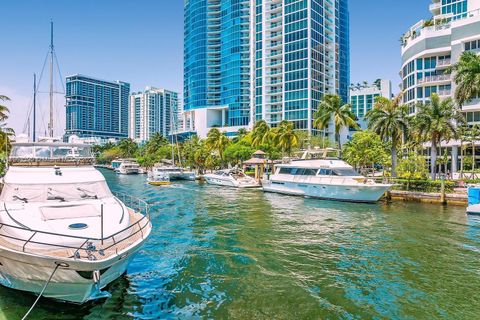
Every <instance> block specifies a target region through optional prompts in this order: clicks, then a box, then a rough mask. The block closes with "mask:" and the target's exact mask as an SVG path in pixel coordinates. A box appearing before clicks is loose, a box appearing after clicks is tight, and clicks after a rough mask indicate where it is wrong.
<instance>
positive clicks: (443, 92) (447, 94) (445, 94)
mask: <svg viewBox="0 0 480 320" xmlns="http://www.w3.org/2000/svg"><path fill="white" fill-rule="evenodd" d="M438 95H439V96H441V97H450V96H451V95H452V90H439V91H438Z"/></svg>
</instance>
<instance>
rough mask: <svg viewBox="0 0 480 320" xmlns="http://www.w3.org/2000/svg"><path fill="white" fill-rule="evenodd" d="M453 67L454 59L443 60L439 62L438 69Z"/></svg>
mask: <svg viewBox="0 0 480 320" xmlns="http://www.w3.org/2000/svg"><path fill="white" fill-rule="evenodd" d="M451 65H452V59H443V60H438V61H437V69H440V68H446V67H449V66H451Z"/></svg>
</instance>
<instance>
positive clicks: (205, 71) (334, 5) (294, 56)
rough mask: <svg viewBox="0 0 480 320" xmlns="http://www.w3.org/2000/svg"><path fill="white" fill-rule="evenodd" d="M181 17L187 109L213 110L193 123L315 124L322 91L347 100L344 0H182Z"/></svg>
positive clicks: (305, 127)
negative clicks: (290, 122) (314, 114)
mask: <svg viewBox="0 0 480 320" xmlns="http://www.w3.org/2000/svg"><path fill="white" fill-rule="evenodd" d="M184 17H185V21H184V22H185V26H184V27H185V34H184V36H185V38H184V41H185V43H184V99H185V105H184V109H185V111H187V112H188V111H191V110H198V109H207V110H209V111H207V112H206V113H205V114H203V113H202V114H200V113H199V112H197V114H196V115H195V118H196V119H193V120H192V123H195V125H194V126H193V127H196V128H199V127H207V128H209V127H211V123H213V124H214V125H215V126H218V127H229V126H230V127H232V126H233V127H235V126H246V125H248V124H250V125H253V123H254V122H255V121H258V120H260V119H264V120H266V121H267V123H269V124H270V125H271V126H273V127H274V126H276V125H277V124H278V123H279V122H280V121H282V120H290V121H293V122H294V124H295V128H297V129H301V130H308V131H309V132H310V131H312V124H313V113H314V112H315V111H316V109H317V106H318V104H319V102H320V99H321V97H322V96H323V95H324V94H325V93H338V94H340V95H341V96H342V98H343V100H344V101H345V102H347V101H348V94H349V84H350V65H349V63H350V62H349V61H350V56H349V21H348V20H349V12H348V1H347V0H185V12H184ZM215 107H218V109H217V111H218V112H217V113H215V110H214V109H213V108H215ZM220 109H221V110H222V111H221V112H220V111H219V110H220ZM197 131H198V130H197ZM204 132H205V130H204Z"/></svg>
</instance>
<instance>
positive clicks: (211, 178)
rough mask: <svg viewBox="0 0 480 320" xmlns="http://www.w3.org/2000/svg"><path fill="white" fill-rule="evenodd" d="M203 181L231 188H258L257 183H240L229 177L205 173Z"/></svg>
mask: <svg viewBox="0 0 480 320" xmlns="http://www.w3.org/2000/svg"><path fill="white" fill-rule="evenodd" d="M204 178H205V181H206V182H207V183H208V184H212V185H217V186H225V187H232V188H259V187H260V185H259V184H256V183H255V184H254V183H249V184H241V183H238V182H236V181H233V180H230V179H224V178H222V177H217V176H213V175H208V174H207V175H205V176H204Z"/></svg>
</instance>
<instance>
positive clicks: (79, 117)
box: [65, 74, 130, 139]
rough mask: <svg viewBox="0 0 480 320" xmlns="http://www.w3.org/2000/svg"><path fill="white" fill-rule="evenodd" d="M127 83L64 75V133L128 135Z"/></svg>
mask: <svg viewBox="0 0 480 320" xmlns="http://www.w3.org/2000/svg"><path fill="white" fill-rule="evenodd" d="M129 94H130V84H128V83H125V82H121V81H115V82H113V81H105V80H99V79H96V78H92V77H87V76H83V75H79V74H76V75H73V76H69V77H67V78H66V93H65V98H66V100H67V101H66V127H67V128H66V135H67V136H70V135H77V136H79V137H97V138H103V139H110V138H114V139H121V138H127V137H128V96H129Z"/></svg>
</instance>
